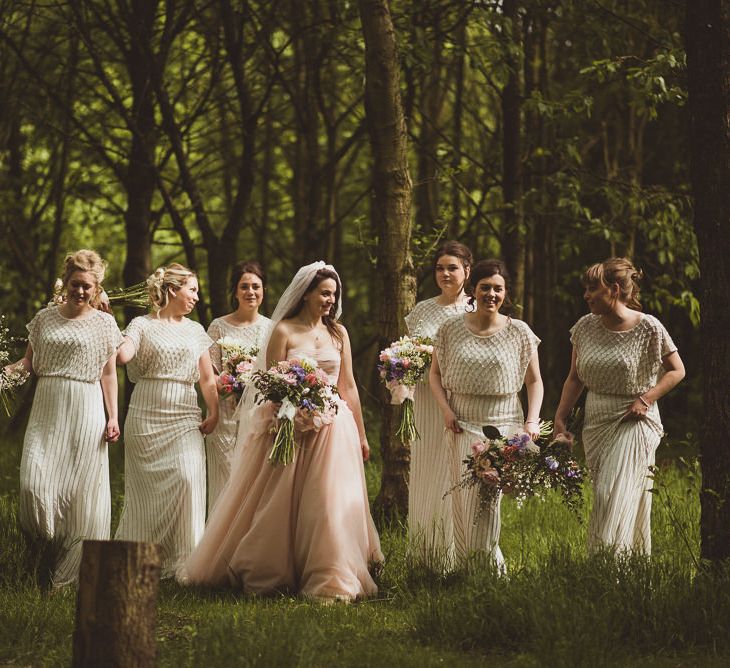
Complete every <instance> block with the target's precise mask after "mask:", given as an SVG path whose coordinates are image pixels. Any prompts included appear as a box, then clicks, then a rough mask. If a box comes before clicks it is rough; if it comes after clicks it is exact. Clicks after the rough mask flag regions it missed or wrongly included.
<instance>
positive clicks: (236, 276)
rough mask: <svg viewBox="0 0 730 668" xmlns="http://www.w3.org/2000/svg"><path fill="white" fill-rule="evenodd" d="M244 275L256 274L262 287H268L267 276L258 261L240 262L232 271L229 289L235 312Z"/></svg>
mask: <svg viewBox="0 0 730 668" xmlns="http://www.w3.org/2000/svg"><path fill="white" fill-rule="evenodd" d="M244 274H255V275H256V276H258V277H259V278H260V279H261V286H262V287H264V288H265V287H266V274H265V273H264V270H263V269H262V268H261V264H260V263H259V262H258V261H257V260H243V261H242V262H239V263H238V264H237V265H236V266H234V267H233V269H232V270H231V282H230V289H229V295H230V297H231V306H232V307H233V310H234V311H235V310H236V309H237V308H238V299H237V298H236V293H237V292H238V284H239V282H240V281H241V276H243V275H244Z"/></svg>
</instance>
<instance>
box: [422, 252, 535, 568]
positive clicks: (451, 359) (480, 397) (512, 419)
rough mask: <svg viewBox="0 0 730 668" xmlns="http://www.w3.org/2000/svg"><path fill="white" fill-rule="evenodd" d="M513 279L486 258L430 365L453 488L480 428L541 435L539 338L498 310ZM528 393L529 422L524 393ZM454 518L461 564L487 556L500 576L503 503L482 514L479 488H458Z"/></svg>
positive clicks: (442, 334) (442, 331) (440, 335)
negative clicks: (466, 304) (469, 308)
mask: <svg viewBox="0 0 730 668" xmlns="http://www.w3.org/2000/svg"><path fill="white" fill-rule="evenodd" d="M507 281H508V275H507V271H506V269H505V266H504V264H503V263H502V262H500V261H499V260H482V261H481V262H478V263H477V264H476V265H475V266H474V268H473V269H472V272H471V277H470V283H471V286H472V290H473V292H472V297H471V298H470V301H471V303H472V304H474V303H475V304H476V309H475V310H474V311H473V312H470V313H467V314H465V315H461V316H456V317H454V318H451V319H450V320H448V321H446V322H445V323H444V324H443V325H441V327H440V328H439V331H438V333H437V334H436V341H435V344H434V355H433V361H432V363H431V390H432V391H433V393H434V396H435V398H436V401H437V402H438V405H439V407H440V408H441V412H442V414H443V419H444V423H445V425H446V429H447V432H446V434H447V436H446V438H445V443H444V448H445V449H446V451H447V457H448V470H449V476H450V486H451V487H455V486H456V485H458V483H459V482H460V481H461V479H462V475H463V472H464V464H463V460H464V459H465V458H466V457H467V456H468V455H469V454H471V448H470V446H471V444H472V443H473V442H474V441H475V440H476V439H477V438H481V437H482V436H483V435H482V427H483V426H485V425H492V426H494V427H496V428H497V429H499V431H500V432H501V433H502V435H509V434H514V433H517V432H523V431H524V432H527V433H529V434H530V435H531V436H532V437H533V438H537V436H538V432H539V429H538V426H539V425H538V420H539V414H540V406H541V405H542V398H543V384H542V379H541V377H540V365H539V361H538V356H537V347H538V345H539V343H540V339H538V338H537V336H535V334H534V333H533V332H532V330H531V329H530V328H529V327H528V326H527V324H526V323H524V322H522V321H521V320H514V319H512V318H510V317H508V316H506V315H503V314H501V313H500V312H499V309H500V307H501V306H502V304H503V303H504V301H505V298H506V296H507ZM523 384H524V385H525V387H526V389H527V400H528V411H527V419H526V420H525V419H524V417H523V411H522V405H521V403H520V399H519V396H518V394H517V393H518V392H519V391H520V389H521V388H522V386H523ZM450 497H451V515H452V522H453V531H454V547H455V551H456V557H457V559H458V560H459V561H460V562H462V563H463V561H464V560H465V559H466V558H467V557H468V556H469V554H471V553H473V552H484V553H486V554H487V555H488V556H489V558H490V559H491V560H492V561H493V562H494V564H495V566H496V567H497V569H498V570H499V571H500V572H504V570H505V566H504V558H503V556H502V551H501V550H500V548H499V533H500V503H501V498H498V499H497V501H496V502H495V504H494V506H493V507H492V508H489V509H486V510H485V511H483V512H482V513H481V514H480V513H479V494H478V490H477V488H476V487H469V488H467V489H460V488H456V489H454V490H453V491H452V492H451V494H450Z"/></svg>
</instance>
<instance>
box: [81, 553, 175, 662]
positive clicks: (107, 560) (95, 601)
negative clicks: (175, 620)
mask: <svg viewBox="0 0 730 668" xmlns="http://www.w3.org/2000/svg"><path fill="white" fill-rule="evenodd" d="M160 563H161V561H160V548H159V546H158V545H154V544H152V543H133V542H128V541H108V540H85V541H84V546H83V556H82V559H81V571H80V573H81V579H80V581H79V591H78V596H77V599H76V628H75V631H74V638H73V660H72V665H73V666H74V668H80V667H84V668H85V667H87V666H110V667H117V666H120V667H121V666H129V667H130V668H131V667H132V666H134V667H135V668H137V667H140V666H154V664H155V654H156V638H155V626H156V618H157V609H156V606H157V594H158V590H159V584H160Z"/></svg>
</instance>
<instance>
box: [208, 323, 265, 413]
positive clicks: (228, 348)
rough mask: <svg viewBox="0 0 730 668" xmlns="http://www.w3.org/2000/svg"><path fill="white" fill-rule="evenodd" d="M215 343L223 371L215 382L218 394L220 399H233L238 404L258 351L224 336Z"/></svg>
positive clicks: (249, 377) (249, 378)
mask: <svg viewBox="0 0 730 668" xmlns="http://www.w3.org/2000/svg"><path fill="white" fill-rule="evenodd" d="M216 343H217V344H218V345H219V346H220V349H221V362H222V364H223V369H222V371H221V374H220V376H218V381H217V382H218V394H219V395H220V396H221V397H235V398H236V402H238V401H239V400H240V398H241V395H242V394H243V390H244V388H245V387H246V383H248V382H249V381H250V380H251V374H252V373H253V368H254V364H255V362H256V355H258V354H259V349H258V348H256V347H252V348H246V347H244V346H242V345H241V344H240V343H239V342H238V341H236V339H234V338H232V337H230V336H224V337H223V338H221V339H218V340H217V341H216Z"/></svg>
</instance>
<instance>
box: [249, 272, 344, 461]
mask: <svg viewBox="0 0 730 668" xmlns="http://www.w3.org/2000/svg"><path fill="white" fill-rule="evenodd" d="M320 269H328V270H329V271H331V272H333V273H334V274H335V276H337V283H338V288H339V293H340V294H339V300H338V303H337V312H336V314H335V317H336V318H338V319H339V317H340V315H342V281H341V280H340V276H339V274H338V273H337V271H336V270H335V268H334V267H333V266H332V265H331V264H326V263H324V262H323V261H322V260H318V261H317V262H312V264H308V265H306V266H304V267H301V268H300V269H299V271H297V273H296V274H295V275H294V278H293V279H292V281H291V283H289V285H288V286H287V288H286V290H284V292H283V293H282V295H281V297H280V298H279V301H278V303H277V304H276V308H275V309H274V312H273V313H272V314H271V323H270V324H269V328H268V331H267V332H266V336H265V337H264V339H263V341H262V343H261V347H260V348H259V354H258V355H257V357H256V362H255V364H254V370H255V371H262V370H265V369H266V368H267V367H268V365H267V363H266V351H267V348H268V347H269V341H270V340H271V334H272V333H273V331H274V328H275V327H276V326H277V325H278V324H279V322H281V321H282V320H283V319H284V318H285V317H286V315H287V314H288V313H289V312H290V311H291V310H292V309H293V308H294V307H295V306H296V305H297V304H298V303H299V300H300V299H301V298H302V297H303V296H304V293H305V292H306V290H307V288H308V287H309V284H310V283H311V282H312V279H314V277H315V275H316V273H317V272H318V271H319V270H320ZM255 408H256V388H254V387H253V385H252V384H250V383H249V384H248V386H247V387H246V389H245V390H244V392H243V396H242V397H241V400H240V401H239V402H238V407H237V408H236V412H235V418H236V420H237V421H238V428H237V430H236V448H235V452H239V451H240V450H241V449H242V447H241V445H242V444H243V443H244V442H245V441H246V440H247V439H248V435H249V433H250V431H251V429H250V424H251V418H252V415H253V411H254V409H255Z"/></svg>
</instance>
